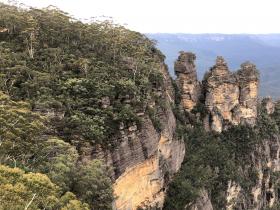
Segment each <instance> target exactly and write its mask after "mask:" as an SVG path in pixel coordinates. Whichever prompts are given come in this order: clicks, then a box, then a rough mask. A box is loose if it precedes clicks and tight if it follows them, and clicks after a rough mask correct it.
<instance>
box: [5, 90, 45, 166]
mask: <svg viewBox="0 0 280 210" xmlns="http://www.w3.org/2000/svg"><path fill="white" fill-rule="evenodd" d="M44 121H45V120H44V118H43V117H42V116H40V115H39V114H37V113H34V112H32V111H31V107H30V104H28V103H27V102H22V101H19V102H15V101H12V100H10V98H9V96H7V95H5V94H3V93H2V92H0V127H1V129H0V143H1V146H0V161H1V163H2V164H3V163H5V164H9V165H14V166H25V167H29V166H30V165H31V164H32V161H33V157H34V155H35V154H37V153H38V152H39V151H40V150H41V149H42V144H43V141H42V139H41V137H40V135H42V130H43V129H44V128H45V125H44Z"/></svg>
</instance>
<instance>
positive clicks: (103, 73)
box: [0, 3, 280, 210]
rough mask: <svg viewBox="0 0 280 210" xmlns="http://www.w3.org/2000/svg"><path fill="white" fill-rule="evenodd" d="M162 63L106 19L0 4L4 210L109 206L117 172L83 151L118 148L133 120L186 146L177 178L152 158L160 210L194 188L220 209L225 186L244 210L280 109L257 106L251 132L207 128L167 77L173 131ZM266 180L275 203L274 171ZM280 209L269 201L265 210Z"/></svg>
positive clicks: (151, 48)
mask: <svg viewBox="0 0 280 210" xmlns="http://www.w3.org/2000/svg"><path fill="white" fill-rule="evenodd" d="M164 58H165V57H164V55H163V54H162V53H161V52H160V51H159V50H158V49H157V48H156V47H155V43H154V42H153V41H151V40H149V39H148V38H147V37H146V36H145V35H142V34H140V33H138V32H134V31H130V30H128V29H126V28H124V27H123V26H119V25H116V24H114V23H113V22H110V21H103V22H99V21H92V22H89V23H83V22H81V21H79V20H77V19H75V18H73V17H71V16H70V15H69V14H66V13H64V12H62V11H60V10H59V9H57V8H55V7H48V8H45V9H35V8H29V9H23V8H18V7H15V6H10V5H5V4H2V3H0V209H3V210H11V209H15V210H17V209H50V210H56V209H61V210H89V209H94V210H107V209H108V210H109V209H112V208H113V207H112V203H114V199H115V195H114V192H113V191H114V190H113V185H114V181H115V177H113V176H112V174H113V173H112V171H114V170H115V168H112V167H110V166H108V165H109V164H107V163H105V161H103V160H102V158H100V159H97V158H94V157H95V156H94V155H93V154H91V152H92V151H90V152H89V151H88V150H90V148H99V147H100V148H103V149H104V150H108V151H110V150H114V149H115V148H116V145H118V144H119V142H118V138H116V135H117V134H118V133H120V127H121V128H122V129H123V128H124V127H125V128H127V129H128V130H129V128H131V127H130V126H132V125H133V126H134V125H136V126H137V128H139V129H141V126H142V125H143V123H144V122H143V119H144V117H141V116H148V118H147V119H148V120H150V121H151V122H152V125H153V126H151V127H154V128H155V130H156V132H155V133H156V134H159V136H160V135H161V131H162V130H163V126H162V124H163V123H166V124H168V126H169V127H171V128H170V130H172V128H173V127H174V130H176V132H174V133H172V132H170V133H172V135H173V134H174V137H173V136H172V138H173V139H175V140H176V141H177V140H178V142H179V141H181V142H184V144H185V148H186V156H185V158H184V161H183V164H182V166H181V169H180V171H179V172H178V173H177V174H176V175H175V177H173V176H171V175H170V174H169V171H168V169H167V168H168V167H167V166H166V165H167V164H166V163H165V162H164V161H162V159H163V158H162V156H164V155H162V156H160V158H162V159H160V160H159V162H160V163H161V164H162V165H161V167H162V168H163V169H162V168H160V170H162V171H164V173H163V174H164V181H165V182H166V183H168V184H169V185H168V187H166V188H165V187H164V190H165V191H164V193H166V196H165V203H164V207H163V209H166V210H182V209H188V207H190V206H191V205H192V204H194V203H195V202H196V201H197V199H198V198H199V197H200V196H201V191H202V190H207V191H208V194H209V197H210V198H211V201H212V204H213V206H214V209H218V210H220V209H225V208H226V207H225V206H226V196H227V195H226V193H227V192H226V191H227V186H228V183H229V182H230V181H232V182H235V183H238V184H239V185H240V186H241V188H242V191H241V194H242V196H243V197H242V199H243V200H242V201H240V205H242V204H243V203H244V200H250V197H249V196H248V195H249V194H250V193H249V191H250V189H251V188H252V186H255V184H256V180H257V178H258V177H257V176H258V174H257V171H256V168H255V165H253V164H251V163H252V155H251V154H252V153H254V152H255V153H258V152H256V151H262V149H258V148H261V147H263V144H264V141H267V140H268V141H270V142H277V141H278V137H279V136H280V103H279V102H278V103H275V111H274V112H273V113H268V112H267V110H266V108H265V101H264V102H262V103H261V102H259V107H258V117H257V122H256V124H255V125H254V126H250V125H246V124H240V125H237V126H231V127H229V128H228V129H225V130H223V131H222V132H221V133H218V132H214V131H206V130H205V129H204V126H203V119H204V117H205V115H206V114H207V110H206V107H205V105H204V104H203V103H204V102H203V101H201V100H200V101H199V103H197V104H196V106H195V107H194V108H193V109H192V111H191V112H187V111H185V110H184V109H183V107H182V104H181V97H182V95H181V90H180V89H179V87H178V85H177V84H176V82H175V81H173V80H170V81H171V82H170V83H171V84H170V86H171V87H168V88H170V89H172V90H171V91H170V92H172V94H174V96H173V95H172V94H170V95H171V96H170V95H168V97H169V98H171V99H170V101H171V102H170V104H169V101H168V106H170V107H171V108H172V110H171V111H170V113H168V114H169V115H167V116H171V117H172V116H173V115H175V117H174V123H173V124H174V126H173V125H169V124H172V123H169V121H168V120H166V121H168V122H161V118H160V117H162V116H160V114H161V115H164V113H163V111H162V110H165V111H166V110H167V108H166V107H167V100H165V99H166V98H164V97H163V96H162V92H163V91H162V92H161V90H162V89H165V88H166V87H164V82H166V81H167V80H166V78H165V77H169V75H168V76H166V75H164V74H163V73H162V72H161V71H160V70H159V69H160V68H161V67H162V66H164V67H165V68H166V66H165V65H164V64H163V61H164ZM168 81H169V80H168ZM173 98H174V100H173ZM151 104H152V106H151ZM170 107H168V108H170ZM166 112H167V111H166ZM168 126H167V127H168ZM169 127H168V129H169ZM147 136H148V134H147ZM156 137H158V136H156ZM156 137H155V139H156ZM132 139H133V138H132ZM147 139H149V138H147ZM159 139H160V138H159ZM157 140H158V139H156V141H157ZM175 140H174V141H175ZM141 143H142V142H141ZM157 143H158V142H157ZM131 144H133V143H131ZM168 144H169V143H168ZM170 144H171V143H170ZM184 144H183V145H184ZM130 146H131V147H133V145H130ZM152 146H154V145H152ZM152 146H151V147H152ZM156 146H157V145H156ZM164 146H166V145H164ZM162 148H164V147H162ZM162 148H160V149H162ZM87 149H88V150H87ZM148 149H149V148H148ZM148 149H147V150H148ZM160 149H158V147H156V149H155V150H156V151H155V153H157V152H158V153H159V151H157V150H160ZM163 150H164V149H163ZM171 151H172V150H171ZM144 153H145V154H146V153H148V152H147V151H144ZM88 154H90V155H88ZM133 155H134V154H133ZM152 155H154V154H152ZM172 155H173V154H171V155H170V156H172ZM258 155H262V154H261V152H259V153H258ZM146 156H147V157H144V158H146V159H148V155H147V154H146ZM174 156H176V154H174ZM136 159H137V157H136ZM146 159H145V160H146ZM170 159H171V158H170ZM170 162H171V161H170ZM165 164H166V165H165ZM265 170H268V169H265ZM114 174H115V175H118V176H119V175H120V174H121V173H120V172H119V171H115V173H114ZM172 175H173V174H172ZM152 178H153V177H152ZM270 179H271V180H273V188H275V191H277V190H278V191H279V194H280V173H279V172H277V171H276V172H275V171H274V172H271V175H270ZM164 186H165V185H164ZM279 198H280V196H279ZM238 205H239V203H237V206H238ZM141 208H142V207H141ZM141 208H139V209H141ZM278 208H279V207H278V206H277V202H276V204H275V205H274V206H272V207H271V208H270V209H278ZM146 209H149V207H148V206H147V208H146ZM154 209H155V208H154ZM160 209H161V208H160ZM237 209H242V208H237ZM243 209H244V208H243Z"/></svg>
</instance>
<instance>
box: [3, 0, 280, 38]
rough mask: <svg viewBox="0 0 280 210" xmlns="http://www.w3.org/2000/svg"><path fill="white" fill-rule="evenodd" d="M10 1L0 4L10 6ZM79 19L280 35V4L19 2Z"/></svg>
mask: <svg viewBox="0 0 280 210" xmlns="http://www.w3.org/2000/svg"><path fill="white" fill-rule="evenodd" d="M7 1H8V0H0V2H4V3H6V2H7ZM18 2H21V3H24V4H26V5H29V6H33V7H39V8H41V7H47V6H49V5H54V6H57V7H59V8H60V9H62V10H64V11H66V12H68V13H70V14H72V15H73V16H74V17H76V18H79V19H90V18H91V17H99V18H100V17H102V16H106V17H112V18H113V20H114V21H115V22H116V23H119V24H122V25H125V26H126V27H127V28H129V29H132V30H135V31H139V32H142V33H226V34H240V33H251V34H266V33H280V26H279V20H280V12H279V10H280V1H279V0H18Z"/></svg>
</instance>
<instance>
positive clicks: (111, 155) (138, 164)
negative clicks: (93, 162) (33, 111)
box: [82, 64, 185, 210]
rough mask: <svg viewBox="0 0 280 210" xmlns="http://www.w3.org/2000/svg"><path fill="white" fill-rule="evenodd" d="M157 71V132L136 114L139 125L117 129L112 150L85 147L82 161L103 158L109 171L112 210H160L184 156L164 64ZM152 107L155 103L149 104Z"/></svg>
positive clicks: (150, 122) (142, 117)
mask: <svg viewBox="0 0 280 210" xmlns="http://www.w3.org/2000/svg"><path fill="white" fill-rule="evenodd" d="M159 71H160V72H161V73H162V75H163V77H164V80H163V81H164V85H163V87H164V89H158V90H155V93H156V94H157V95H158V96H159V97H160V98H161V99H162V101H163V102H164V103H165V105H164V106H163V107H162V108H158V109H159V110H160V112H159V113H158V115H159V120H160V122H161V130H160V131H159V130H157V129H156V128H155V125H154V124H153V122H152V120H151V118H150V117H149V116H148V115H147V114H145V113H139V114H138V115H139V117H140V118H141V121H142V125H141V128H140V127H137V125H136V124H132V125H130V126H128V127H125V126H123V125H121V126H120V128H119V130H120V134H119V135H117V136H116V137H115V142H116V144H115V146H114V149H112V150H105V151H104V150H103V149H102V148H99V149H98V148H92V147H85V148H84V149H82V150H84V151H85V155H84V158H99V159H103V160H104V161H105V162H107V164H108V165H109V166H111V167H112V168H113V171H112V178H113V179H114V185H113V188H114V194H115V197H116V199H115V202H114V204H113V208H114V209H116V210H127V209H129V210H136V209H137V208H138V207H141V208H148V209H149V208H151V207H158V208H161V207H162V205H163V202H164V196H165V190H166V187H167V184H168V182H169V181H170V180H171V178H172V176H173V175H174V173H175V172H177V171H178V170H179V169H180V166H181V163H182V161H183V159H184V155H185V145H184V142H183V141H181V140H179V139H176V138H175V137H174V136H175V129H176V119H175V117H174V114H173V111H172V108H171V104H172V103H173V102H174V93H173V92H174V90H173V87H172V83H171V78H170V76H169V74H168V71H167V67H166V65H164V64H162V65H161V67H160V69H159ZM149 106H152V107H154V106H155V102H154V101H150V102H149V105H148V107H149Z"/></svg>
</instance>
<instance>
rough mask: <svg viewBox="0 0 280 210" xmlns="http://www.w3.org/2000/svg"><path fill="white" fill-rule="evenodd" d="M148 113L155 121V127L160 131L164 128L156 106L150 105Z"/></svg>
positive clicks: (153, 121)
mask: <svg viewBox="0 0 280 210" xmlns="http://www.w3.org/2000/svg"><path fill="white" fill-rule="evenodd" d="M147 112H148V115H149V117H150V119H151V121H152V123H153V126H154V127H155V129H156V130H157V131H158V132H160V131H161V130H162V124H161V122H160V118H159V116H158V113H157V111H156V109H155V108H152V107H148V110H147Z"/></svg>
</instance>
